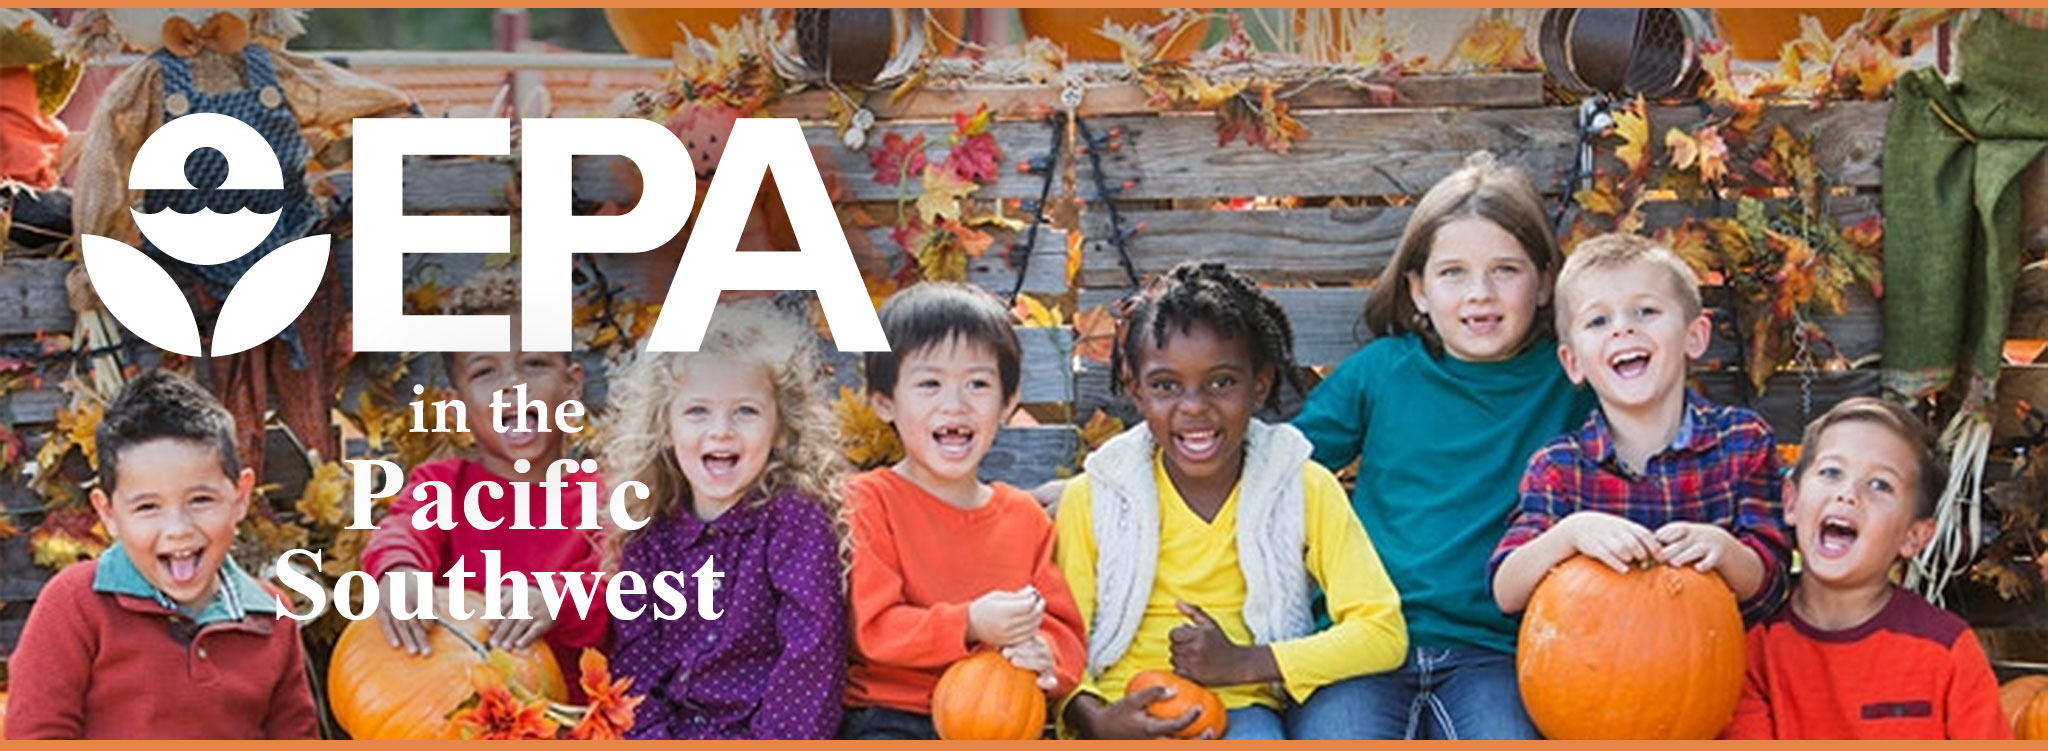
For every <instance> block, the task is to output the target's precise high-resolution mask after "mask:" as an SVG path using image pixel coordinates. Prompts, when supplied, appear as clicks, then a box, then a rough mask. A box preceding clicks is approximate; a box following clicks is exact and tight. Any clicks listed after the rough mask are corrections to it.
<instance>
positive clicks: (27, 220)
mask: <svg viewBox="0 0 2048 751" xmlns="http://www.w3.org/2000/svg"><path fill="white" fill-rule="evenodd" d="M58 37H59V32H58V30H57V27H55V26H53V25H51V24H50V22H49V20H48V19H45V18H43V17H42V15H40V14H38V13H36V12H35V11H33V10H29V9H27V8H0V242H6V241H8V240H12V241H13V242H15V243H17V244H20V245H22V246H24V247H34V246H40V245H47V244H51V243H54V242H57V241H61V240H63V239H65V238H67V237H69V236H70V232H69V231H68V227H69V219H68V217H67V218H61V219H60V218H57V217H53V216H50V215H51V214H52V213H55V211H54V208H53V207H68V206H69V205H70V199H69V198H68V197H67V196H63V195H61V194H52V193H51V191H52V190H53V189H55V188H56V185H57V178H58V174H59V172H60V170H59V169H58V162H59V161H60V155H61V154H62V152H63V149H64V141H65V138H66V136H67V135H68V133H67V132H66V130H65V128H64V123H62V122H59V121H58V120H57V118H56V115H57V113H58V112H59V111H61V110H63V109H64V104H65V103H66V102H68V101H70V99H71V92H72V91H74V90H76V89H77V88H78V74H79V71H80V70H81V66H79V65H78V63H77V62H76V61H74V60H72V59H71V58H70V57H69V56H67V55H65V54H64V52H63V50H62V49H61V48H60V47H59V39H58ZM61 213H64V214H68V213H69V211H68V208H67V210H65V211H63V212H61Z"/></svg>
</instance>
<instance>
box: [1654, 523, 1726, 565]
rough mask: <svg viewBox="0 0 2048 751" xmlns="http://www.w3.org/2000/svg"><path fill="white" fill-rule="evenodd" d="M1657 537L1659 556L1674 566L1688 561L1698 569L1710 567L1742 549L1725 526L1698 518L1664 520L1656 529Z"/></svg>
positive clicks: (1686, 563)
mask: <svg viewBox="0 0 2048 751" xmlns="http://www.w3.org/2000/svg"><path fill="white" fill-rule="evenodd" d="M1657 541H1658V542H1660V543H1663V545H1662V546H1661V549H1659V550H1658V551H1657V558H1658V559H1659V560H1662V561H1663V562H1665V563H1668V564H1671V565H1673V566H1684V565H1688V564H1690V565H1692V566H1693V568H1696V569H1699V570H1700V571H1713V570H1714V569H1715V568H1716V567H1718V566H1720V565H1721V562H1722V561H1725V560H1728V559H1729V558H1730V557H1731V556H1733V555H1734V554H1735V552H1736V551H1738V550H1741V549H1742V541H1741V540H1737V539H1735V535H1733V534H1729V532H1728V530H1725V529H1722V528H1720V527H1716V526H1714V525H1712V524H1701V523H1699V522H1672V523H1670V524H1666V525H1664V526H1663V527H1660V528H1658V529H1657Z"/></svg>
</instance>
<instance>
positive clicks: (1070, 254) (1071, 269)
mask: <svg viewBox="0 0 2048 751" xmlns="http://www.w3.org/2000/svg"><path fill="white" fill-rule="evenodd" d="M1086 238H1087V235H1086V234H1084V233H1083V232H1081V228H1079V227H1075V228H1074V229H1071V230H1068V231H1067V277H1066V279H1067V286H1069V287H1072V286H1074V279H1075V278H1076V277H1077V276H1079V275H1080V273H1081V248H1082V243H1083V242H1084V241H1085V239H1086Z"/></svg>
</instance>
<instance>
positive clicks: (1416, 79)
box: [769, 73, 1543, 122]
mask: <svg viewBox="0 0 2048 751" xmlns="http://www.w3.org/2000/svg"><path fill="white" fill-rule="evenodd" d="M1061 89H1062V86H1061V85H1060V84H1059V83H1058V82H1054V83H1046V84H1017V85H995V86H962V85H944V84H927V85H923V86H919V87H917V88H915V89H913V90H911V91H909V92H908V93H906V94H904V95H903V96H901V97H894V96H891V97H879V96H878V97H872V98H871V99H870V101H869V102H868V103H867V106H868V109H869V110H870V111H872V112H874V113H875V118H876V119H877V120H883V121H905V120H947V119H950V118H951V117H952V116H953V114H954V113H956V112H973V111H974V109H975V108H976V107H979V106H981V105H982V104H984V103H986V104H987V105H988V109H989V112H991V113H993V114H994V115H995V116H996V117H997V118H998V119H1003V120H1014V119H1019V118H1033V117H1037V116H1039V115H1040V114H1041V113H1044V112H1048V111H1052V110H1058V109H1063V108H1064V105H1062V104H1061V103H1060V92H1061ZM1394 91H1395V92H1397V93H1398V94H1399V96H1400V99H1399V101H1398V104H1399V105H1400V106H1403V107H1474V108H1479V107H1541V106H1543V77H1542V76H1541V75H1539V74H1533V73H1485V74H1457V75H1441V74H1439V75H1416V76H1407V77H1404V78H1402V79H1401V80H1399V81H1397V82H1395V83H1394ZM1151 99H1152V96H1151V94H1150V93H1148V92H1146V91H1145V90H1144V88H1142V87H1140V86H1138V85H1137V84H1134V83H1105V84H1100V85H1094V86H1089V87H1087V89H1086V90H1085V93H1084V95H1083V96H1082V98H1081V107H1080V113H1081V116H1082V117H1102V116H1107V115H1145V114H1151V113H1156V112H1158V111H1159V108H1157V107H1155V106H1153V105H1152V103H1151ZM1289 104H1290V105H1291V106H1292V108H1293V109H1294V111H1296V112H1300V111H1304V110H1311V109H1359V108H1367V107H1373V106H1375V105H1374V104H1373V102H1372V97H1371V96H1370V95H1369V94H1368V93H1366V92H1364V91H1360V90H1358V89H1353V88H1351V87H1349V86H1346V85H1343V84H1341V83H1318V84H1311V85H1309V86H1308V88H1306V89H1303V90H1302V91H1301V93H1299V94H1297V95H1295V96H1294V98H1293V99H1291V100H1289ZM1171 109H1172V110H1173V111H1192V110H1193V109H1194V108H1193V107H1192V106H1190V105H1185V104H1182V105H1176V106H1173V107H1172V108H1171ZM769 110H770V111H771V112H773V113H774V114H775V115H776V116H777V117H795V118H801V119H803V120H805V121H807V122H815V121H822V120H828V119H830V118H831V116H832V103H831V95H830V94H829V93H827V92H825V91H822V90H813V91H805V92H799V93H796V94H791V95H788V96H783V97H779V98H777V99H776V100H775V101H774V102H772V103H771V104H770V105H769Z"/></svg>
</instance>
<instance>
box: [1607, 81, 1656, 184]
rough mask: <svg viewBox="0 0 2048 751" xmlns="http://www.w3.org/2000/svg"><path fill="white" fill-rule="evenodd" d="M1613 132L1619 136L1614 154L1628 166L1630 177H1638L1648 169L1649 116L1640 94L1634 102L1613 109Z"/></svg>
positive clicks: (1645, 173) (1647, 172)
mask: <svg viewBox="0 0 2048 751" xmlns="http://www.w3.org/2000/svg"><path fill="white" fill-rule="evenodd" d="M1613 114H1614V134H1615V135H1617V136H1620V137H1621V145H1620V146H1617V147H1615V149H1614V156H1615V158H1618V159H1620V160H1621V163H1622V164H1623V165H1626V166H1627V167H1628V174H1629V176H1630V177H1631V178H1635V179H1639V178H1641V177H1642V176H1644V175H1647V174H1649V170H1650V152H1649V145H1650V117H1649V114H1648V109H1647V106H1646V105H1645V103H1644V101H1643V98H1642V97H1641V96H1638V97H1636V100H1635V104H1634V105H1633V106H1631V107H1623V108H1619V109H1616V110H1614V113H1613Z"/></svg>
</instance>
